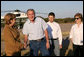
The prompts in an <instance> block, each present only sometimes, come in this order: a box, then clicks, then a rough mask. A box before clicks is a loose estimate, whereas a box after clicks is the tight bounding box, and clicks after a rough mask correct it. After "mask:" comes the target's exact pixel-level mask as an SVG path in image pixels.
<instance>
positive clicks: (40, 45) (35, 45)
mask: <svg viewBox="0 0 84 57" xmlns="http://www.w3.org/2000/svg"><path fill="white" fill-rule="evenodd" d="M30 49H31V50H32V51H30V52H32V53H33V56H39V54H38V51H39V50H40V52H41V53H42V56H49V51H48V50H47V49H46V40H45V39H43V40H41V41H35V40H30Z"/></svg>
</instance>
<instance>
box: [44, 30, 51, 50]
mask: <svg viewBox="0 0 84 57" xmlns="http://www.w3.org/2000/svg"><path fill="white" fill-rule="evenodd" d="M44 32H45V38H46V48H47V49H49V48H50V45H49V37H48V31H47V29H46V30H45V31H44Z"/></svg>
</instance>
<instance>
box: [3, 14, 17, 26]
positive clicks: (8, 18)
mask: <svg viewBox="0 0 84 57" xmlns="http://www.w3.org/2000/svg"><path fill="white" fill-rule="evenodd" d="M14 18H16V15H15V14H12V13H7V14H6V15H5V17H4V19H5V24H8V25H9V24H11V22H10V20H13V19H14Z"/></svg>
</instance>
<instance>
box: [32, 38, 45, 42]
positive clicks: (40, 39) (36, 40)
mask: <svg viewBox="0 0 84 57" xmlns="http://www.w3.org/2000/svg"><path fill="white" fill-rule="evenodd" d="M43 39H44V38H42V39H38V40H32V41H38V42H40V41H42V40H43Z"/></svg>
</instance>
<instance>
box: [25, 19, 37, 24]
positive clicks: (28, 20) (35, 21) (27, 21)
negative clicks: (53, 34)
mask: <svg viewBox="0 0 84 57" xmlns="http://www.w3.org/2000/svg"><path fill="white" fill-rule="evenodd" d="M34 19H35V20H34V21H35V22H36V17H35V18H34ZM27 22H28V23H29V24H30V23H31V22H30V20H29V19H27Z"/></svg>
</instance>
